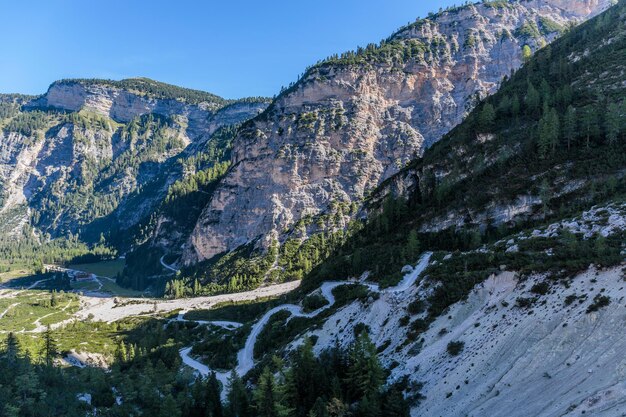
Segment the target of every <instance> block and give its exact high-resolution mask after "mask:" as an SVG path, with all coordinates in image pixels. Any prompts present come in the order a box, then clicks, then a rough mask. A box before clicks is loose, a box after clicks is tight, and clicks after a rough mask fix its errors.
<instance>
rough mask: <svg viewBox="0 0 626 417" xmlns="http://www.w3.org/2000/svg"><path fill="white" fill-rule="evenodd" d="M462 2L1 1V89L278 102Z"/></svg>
mask: <svg viewBox="0 0 626 417" xmlns="http://www.w3.org/2000/svg"><path fill="white" fill-rule="evenodd" d="M461 2H462V1H461V0H456V1H452V0H441V1H434V0H378V1H375V0H316V1H301V0H265V1H263V0H256V1H252V0H204V1H200V0H197V1H190V0H177V1H164V0H153V1H139V0H124V1H122V0H109V1H103V0H83V1H78V0H15V1H12V0H11V1H9V0H6V1H5V0H0V16H2V19H1V20H2V23H1V24H0V39H2V41H1V43H2V48H1V50H0V92H3V93H14V92H19V93H26V94H40V93H43V92H45V90H46V89H47V87H48V85H49V84H50V83H51V82H52V81H54V80H57V79H60V78H112V79H121V78H128V77H138V76H143V77H149V78H153V79H156V80H159V81H163V82H168V83H172V84H177V85H180V86H184V87H189V88H197V89H201V90H206V91H210V92H213V93H215V94H218V95H221V96H223V97H226V98H237V97H243V96H256V95H264V96H272V95H274V94H276V93H277V92H278V91H279V89H280V87H281V86H283V85H287V84H289V83H290V82H291V81H294V80H295V79H296V78H297V76H298V74H301V73H302V72H303V71H304V69H305V68H306V67H307V66H308V65H311V64H313V63H315V62H316V61H317V60H319V59H322V58H325V57H326V56H328V55H331V54H333V53H340V52H343V51H346V50H351V49H354V48H355V47H357V46H359V45H366V44H367V43H369V42H378V41H380V40H381V39H383V38H386V37H387V36H389V35H390V34H391V33H392V32H393V31H395V29H397V28H398V27H400V26H402V25H404V24H406V23H408V22H410V21H411V22H412V21H414V20H415V18H417V17H424V16H426V14H427V13H428V12H429V11H437V10H438V9H439V7H445V6H447V5H451V4H454V3H457V4H460V3H461Z"/></svg>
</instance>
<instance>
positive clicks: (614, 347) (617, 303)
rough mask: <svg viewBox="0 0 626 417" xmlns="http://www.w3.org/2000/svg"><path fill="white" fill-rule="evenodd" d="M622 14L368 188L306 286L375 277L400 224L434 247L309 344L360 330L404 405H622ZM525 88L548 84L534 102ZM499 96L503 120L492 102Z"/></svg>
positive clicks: (551, 52) (507, 410) (534, 408)
mask: <svg viewBox="0 0 626 417" xmlns="http://www.w3.org/2000/svg"><path fill="white" fill-rule="evenodd" d="M625 22H626V3H623V2H622V3H621V4H619V5H618V6H615V7H614V8H612V9H611V10H609V11H608V12H606V13H605V14H603V15H601V16H599V17H597V18H595V19H594V20H592V21H590V22H587V23H585V24H583V25H581V26H580V27H578V28H576V29H575V30H574V31H572V33H570V34H568V35H567V36H565V37H563V38H562V39H560V40H558V41H556V42H555V43H554V44H552V45H551V46H550V47H549V48H546V49H544V50H542V51H540V52H539V53H538V54H537V55H536V56H535V57H534V59H533V60H531V62H529V63H528V64H527V65H525V66H524V67H523V68H522V69H521V70H520V71H519V72H517V73H516V74H515V75H514V76H513V77H512V78H511V80H509V81H507V82H505V83H504V84H503V86H502V88H501V89H500V90H499V92H498V93H497V94H495V95H494V96H493V97H490V98H489V99H487V100H486V102H484V103H482V104H481V105H480V106H479V107H478V108H477V109H476V110H475V111H474V112H473V113H472V114H471V115H470V116H469V117H468V118H467V119H466V120H465V121H464V122H463V123H462V124H461V125H460V126H458V127H457V128H456V129H454V130H453V131H452V132H451V133H450V135H448V136H447V137H445V138H444V139H442V141H441V142H439V143H438V144H436V145H435V146H433V147H432V148H430V149H428V150H427V151H426V152H425V154H424V157H423V158H421V159H419V160H417V161H415V162H414V163H413V164H412V165H411V166H410V167H408V168H407V169H405V170H403V171H402V172H401V173H400V174H398V175H397V176H395V177H393V178H391V179H390V180H389V181H388V182H387V183H385V184H383V186H382V187H380V188H379V190H377V192H376V193H374V195H373V198H372V200H371V201H370V209H371V210H372V219H371V220H370V222H369V223H368V225H367V226H366V227H365V229H363V230H362V231H361V232H358V233H357V234H356V235H355V236H353V238H351V239H350V240H349V241H348V243H347V244H346V245H345V246H344V248H343V249H341V250H339V251H338V252H337V253H335V255H334V256H332V257H331V258H330V259H329V261H328V262H327V263H325V264H323V265H322V266H321V267H320V268H318V269H316V270H315V271H314V273H313V274H312V275H311V276H310V277H308V278H307V279H306V280H305V282H304V286H305V288H310V289H313V288H315V287H316V286H317V285H319V280H321V279H327V280H332V279H337V278H336V277H338V276H359V275H360V274H361V273H362V272H363V271H364V270H369V271H371V273H370V274H369V277H370V279H376V280H379V281H381V282H385V280H386V279H387V278H388V276H389V275H391V273H390V272H389V271H395V270H398V269H399V268H401V266H402V265H403V264H404V263H406V262H410V263H411V262H414V261H415V259H416V256H417V255H416V253H417V250H418V249H416V244H415V243H414V242H412V238H411V236H413V238H414V239H418V238H419V240H418V242H417V247H419V246H420V242H421V246H422V247H425V248H426V249H440V251H438V252H436V253H435V255H434V257H433V258H434V262H432V263H431V265H430V267H429V268H428V269H427V270H426V271H425V273H424V274H423V276H422V277H421V280H420V281H419V282H418V285H417V286H416V287H415V288H413V289H412V291H413V294H412V295H409V296H400V297H397V296H396V297H390V296H387V297H380V298H376V297H370V298H369V300H367V301H366V299H365V298H363V299H362V301H360V302H357V303H353V304H351V305H349V306H347V307H345V308H344V309H343V310H341V311H338V312H337V313H335V314H334V315H332V316H330V317H328V319H327V320H326V321H325V324H324V325H323V326H322V327H321V328H320V327H318V328H315V325H313V326H312V327H313V328H312V329H311V330H309V331H308V332H305V333H306V334H307V335H309V336H313V337H314V339H315V340H316V347H315V349H316V350H317V351H318V352H321V351H323V350H324V349H326V348H328V347H332V346H333V345H334V344H335V343H336V341H338V342H339V343H340V344H341V345H344V344H347V343H350V342H351V341H352V340H353V338H354V334H355V333H356V331H357V330H358V329H362V328H367V329H368V330H369V333H370V336H371V337H372V340H373V341H374V342H375V343H376V344H377V346H378V347H379V349H378V351H379V352H380V353H381V356H382V357H383V358H384V363H385V364H386V366H388V367H389V368H390V369H392V371H391V372H392V375H393V378H394V379H395V380H398V381H405V385H406V386H407V387H409V388H408V389H407V391H406V392H407V394H408V395H409V396H410V397H412V398H414V399H415V402H414V404H413V407H412V411H411V413H412V415H415V416H418V415H419V416H421V415H455V416H456V415H470V416H481V415H490V416H505V415H506V416H525V415H541V416H563V415H582V414H591V415H602V416H614V415H621V414H623V413H624V405H623V386H624V381H625V377H624V372H623V368H624V363H623V362H624V361H623V355H622V354H621V352H622V351H623V349H624V347H625V346H624V343H625V342H624V338H623V337H622V332H621V331H620V330H619V328H620V326H621V324H620V323H621V320H622V319H621V317H622V316H623V312H622V309H623V300H624V288H625V286H624V279H626V276H625V275H624V272H625V271H624V262H625V259H626V258H625V256H626V206H625V203H624V196H625V192H626V188H625V186H626V184H625V181H624V167H626V161H625V160H624V155H625V154H626V150H625V149H624V146H626V142H625V140H624V139H625V138H626V123H625V122H624V121H625V120H626V117H625V115H626V83H625V82H624V73H625V70H626V68H625V67H624V65H625V64H624V60H623V56H624V54H625V53H626V24H625ZM543 81H545V83H543ZM533 84H537V85H538V86H539V85H540V84H544V88H546V87H545V86H546V85H547V88H549V90H545V91H547V94H545V95H543V94H542V95H539V103H538V104H537V103H533V100H532V98H533V94H532V91H533V88H531V87H530V86H531V85H533ZM537 89H538V90H541V88H539V87H538V88H537ZM566 90H569V93H566V94H564V92H565V91H566ZM529 92H530V93H531V94H528V93H529ZM515 94H519V97H520V101H521V105H520V106H521V107H520V109H519V112H518V113H517V114H515V113H516V112H511V108H510V107H507V106H503V105H502V103H503V102H504V103H507V102H509V103H510V99H511V98H512V97H514V95H515ZM564 97H565V98H566V99H565V101H563V100H564ZM529 98H530V100H529ZM536 105H538V108H535V106H536ZM489 106H492V109H493V110H494V113H493V117H491V116H490V115H491V110H489ZM485 108H488V110H487V111H485ZM572 112H573V113H572ZM554 113H556V114H557V115H558V117H557V119H558V123H557V126H558V129H557V133H556V134H553V133H551V132H553V130H552V127H553V126H551V124H550V123H549V120H550V119H551V118H553V115H554ZM568 113H569V114H570V115H571V114H575V115H576V116H577V117H575V118H571V119H570V117H568V116H567V114H568ZM487 116H489V117H487ZM591 116H594V117H591ZM571 120H574V125H573V126H570V125H569V123H570V121H571ZM546 138H549V139H551V140H552V141H553V142H552V141H548V142H545V140H546ZM552 145H554V147H552ZM429 173H432V174H431V175H429ZM390 195H396V196H404V197H406V198H408V200H409V201H408V205H404V206H402V205H401V204H400V203H396V204H392V203H391V201H393V200H390V199H389V198H390ZM382 201H386V203H384V204H381V202H382ZM598 203H599V204H598ZM593 204H598V205H597V206H594V207H591V206H592V205H593ZM382 205H384V209H383V208H381V206H382ZM381 209H382V213H381V214H379V215H375V213H377V212H378V210H381ZM581 209H583V210H584V211H583V212H582V213H581V212H580V210H581ZM576 213H577V214H576ZM548 219H552V220H550V221H547V220H548ZM496 226H497V227H496ZM518 229H523V230H524V231H522V232H519V233H515V232H514V231H515V230H518ZM407 252H408V253H407ZM281 324H283V323H282V322H280V321H279V322H278V324H277V326H280V325H281ZM284 325H285V326H287V328H289V326H288V323H287V322H285V323H284ZM302 327H304V326H302V325H301V324H300V328H299V329H298V328H297V327H296V326H293V329H292V330H293V334H297V333H298V332H301V329H302ZM401 335H404V337H402V336H401ZM299 343H301V340H298V341H297V342H296V343H295V345H297V344H299ZM292 346H293V345H292Z"/></svg>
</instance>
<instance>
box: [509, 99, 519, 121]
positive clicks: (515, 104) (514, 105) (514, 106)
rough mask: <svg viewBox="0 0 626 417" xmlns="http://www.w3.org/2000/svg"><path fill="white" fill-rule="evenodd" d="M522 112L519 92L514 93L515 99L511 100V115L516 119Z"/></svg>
mask: <svg viewBox="0 0 626 417" xmlns="http://www.w3.org/2000/svg"><path fill="white" fill-rule="evenodd" d="M519 112H520V102H519V96H518V95H517V93H515V94H514V95H513V99H512V100H511V116H513V117H514V118H515V119H516V120H517V118H518V117H519Z"/></svg>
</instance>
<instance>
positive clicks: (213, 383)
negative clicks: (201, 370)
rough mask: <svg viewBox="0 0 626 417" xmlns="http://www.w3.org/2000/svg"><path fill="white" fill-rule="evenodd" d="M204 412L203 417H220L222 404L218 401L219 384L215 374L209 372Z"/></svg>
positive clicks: (222, 413)
mask: <svg viewBox="0 0 626 417" xmlns="http://www.w3.org/2000/svg"><path fill="white" fill-rule="evenodd" d="M206 390H207V393H206V410H205V417H222V416H223V415H224V412H223V410H222V402H221V400H220V384H219V382H218V381H217V377H216V376H215V372H211V374H210V375H209V378H208V379H207V382H206Z"/></svg>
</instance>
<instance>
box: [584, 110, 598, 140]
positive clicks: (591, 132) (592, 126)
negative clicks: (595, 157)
mask: <svg viewBox="0 0 626 417" xmlns="http://www.w3.org/2000/svg"><path fill="white" fill-rule="evenodd" d="M581 121H582V129H583V132H584V134H585V138H586V141H585V146H586V147H587V148H589V143H590V141H591V138H592V137H596V136H597V135H598V133H599V125H598V113H597V112H596V107H595V106H594V105H588V106H586V107H585V108H584V109H583V113H582V118H581Z"/></svg>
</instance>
